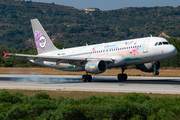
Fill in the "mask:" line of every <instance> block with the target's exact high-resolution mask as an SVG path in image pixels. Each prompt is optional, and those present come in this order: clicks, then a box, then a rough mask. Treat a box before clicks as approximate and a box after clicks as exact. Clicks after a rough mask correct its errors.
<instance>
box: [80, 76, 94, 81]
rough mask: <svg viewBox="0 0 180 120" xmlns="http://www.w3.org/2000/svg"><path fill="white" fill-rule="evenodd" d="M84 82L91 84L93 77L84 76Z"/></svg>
mask: <svg viewBox="0 0 180 120" xmlns="http://www.w3.org/2000/svg"><path fill="white" fill-rule="evenodd" d="M82 81H83V82H86V81H88V82H91V81H92V76H91V75H83V76H82Z"/></svg>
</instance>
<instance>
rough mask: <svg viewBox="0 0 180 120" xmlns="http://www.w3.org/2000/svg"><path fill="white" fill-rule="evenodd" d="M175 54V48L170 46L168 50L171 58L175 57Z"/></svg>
mask: <svg viewBox="0 0 180 120" xmlns="http://www.w3.org/2000/svg"><path fill="white" fill-rule="evenodd" d="M176 53H177V49H176V47H174V46H172V47H171V48H170V54H171V57H174V56H175V55H176Z"/></svg>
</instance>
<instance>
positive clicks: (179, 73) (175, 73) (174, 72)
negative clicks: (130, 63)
mask: <svg viewBox="0 0 180 120" xmlns="http://www.w3.org/2000/svg"><path fill="white" fill-rule="evenodd" d="M159 72H160V74H159V76H161V77H180V69H179V68H168V69H160V70H159ZM119 73H121V69H111V70H106V71H105V72H104V73H102V74H100V75H107V76H116V75H117V74H119ZM125 73H126V74H127V75H128V76H153V74H152V73H146V72H142V71H140V70H137V69H126V70H125ZM0 74H42V75H83V74H85V72H84V71H83V72H67V71H62V70H55V69H51V68H43V67H42V68H14V67H13V68H5V67H0Z"/></svg>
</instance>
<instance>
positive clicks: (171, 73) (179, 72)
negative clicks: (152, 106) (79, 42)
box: [0, 67, 180, 99]
mask: <svg viewBox="0 0 180 120" xmlns="http://www.w3.org/2000/svg"><path fill="white" fill-rule="evenodd" d="M120 72H121V69H111V70H107V71H106V72H105V73H103V74H101V75H104V76H116V75H117V74H119V73H120ZM125 73H126V74H128V76H141V77H142V76H150V77H153V75H152V73H145V72H141V71H140V70H137V69H127V70H126V71H125ZM0 74H9V75H10V76H11V75H14V74H15V75H17V74H21V75H22V74H26V75H27V74H28V75H29V74H30V75H83V74H84V72H66V71H60V70H54V69H51V68H44V67H40V68H18V67H16V68H14V67H13V68H5V67H0ZM97 76H99V75H97ZM159 76H160V77H170V78H171V77H180V69H179V68H167V69H165V68H162V69H160V75H159ZM102 77H103V76H102ZM160 77H159V78H160ZM163 79H164V78H163ZM134 80H135V81H134ZM136 82H138V83H136ZM139 82H144V83H142V85H143V86H144V85H146V84H150V85H152V86H158V84H159V85H161V84H162V85H163V84H166V85H168V84H171V85H168V86H172V85H175V87H176V86H177V85H178V86H179V83H178V82H177V81H176V80H174V81H173V82H171V80H168V82H169V83H166V80H164V81H158V82H155V83H153V84H151V82H152V81H151V80H149V81H148V80H147V82H146V81H145V80H144V79H143V81H138V80H136V79H133V80H130V83H127V84H132V85H133V86H134V85H135V84H139ZM149 82H150V83H149ZM70 83H71V82H70ZM70 83H69V84H70ZM78 83H79V82H78ZM78 83H77V84H78ZM156 83H157V85H156ZM19 84H21V83H19ZM62 84H64V83H62ZM72 84H73V83H72ZM79 84H82V83H79ZM95 84H104V82H101V83H98V82H97V83H95ZM105 84H110V82H107V83H106V81H105ZM113 84H116V82H115V83H113ZM117 84H119V83H117ZM176 84H177V85H176ZM118 86H119V85H118ZM165 87H167V86H165ZM3 89H4V88H3ZM175 89H177V87H176V88H175ZM1 90H2V88H1ZM1 90H0V91H1ZM6 90H7V91H9V92H20V93H22V94H25V95H29V96H34V95H35V94H36V93H41V92H46V93H47V94H49V95H50V97H54V98H58V97H60V96H62V97H65V98H66V97H70V98H73V99H83V98H87V97H89V96H92V95H95V96H101V95H114V96H124V95H126V94H130V93H123V92H98V91H54V90H32V89H31V90H27V89H18V88H16V89H6ZM142 94H147V95H149V96H150V97H165V96H168V97H180V94H166V93H163V94H159V93H153V92H152V93H151V92H149V93H142Z"/></svg>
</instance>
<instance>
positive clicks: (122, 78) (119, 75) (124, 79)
mask: <svg viewBox="0 0 180 120" xmlns="http://www.w3.org/2000/svg"><path fill="white" fill-rule="evenodd" d="M117 78H118V80H119V81H126V80H127V74H118V76H117Z"/></svg>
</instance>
